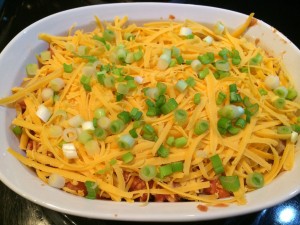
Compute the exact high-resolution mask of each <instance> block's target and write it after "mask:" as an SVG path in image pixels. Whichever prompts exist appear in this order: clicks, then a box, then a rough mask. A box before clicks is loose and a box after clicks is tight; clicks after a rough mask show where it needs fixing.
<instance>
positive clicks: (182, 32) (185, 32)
mask: <svg viewBox="0 0 300 225" xmlns="http://www.w3.org/2000/svg"><path fill="white" fill-rule="evenodd" d="M192 33H193V31H192V29H191V28H189V27H181V28H180V32H179V35H180V36H188V35H191V34H192Z"/></svg>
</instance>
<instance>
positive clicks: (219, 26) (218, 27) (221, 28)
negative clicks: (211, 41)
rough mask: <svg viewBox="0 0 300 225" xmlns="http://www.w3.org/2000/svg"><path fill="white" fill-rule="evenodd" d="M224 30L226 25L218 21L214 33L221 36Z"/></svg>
mask: <svg viewBox="0 0 300 225" xmlns="http://www.w3.org/2000/svg"><path fill="white" fill-rule="evenodd" d="M224 30H225V26H224V24H223V23H222V22H220V21H218V22H217V23H216V24H215V26H214V32H215V33H216V34H219V35H221V34H223V32H224Z"/></svg>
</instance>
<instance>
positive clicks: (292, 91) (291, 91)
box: [285, 88, 298, 101]
mask: <svg viewBox="0 0 300 225" xmlns="http://www.w3.org/2000/svg"><path fill="white" fill-rule="evenodd" d="M297 96H298V92H297V91H296V90H295V89H292V88H289V89H288V93H287V95H286V97H285V98H286V99H287V100H291V101H293V100H294V99H295V98H296V97H297Z"/></svg>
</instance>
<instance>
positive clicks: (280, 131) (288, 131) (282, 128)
mask: <svg viewBox="0 0 300 225" xmlns="http://www.w3.org/2000/svg"><path fill="white" fill-rule="evenodd" d="M292 132H293V129H292V127H290V126H278V127H277V133H278V134H291V133H292Z"/></svg>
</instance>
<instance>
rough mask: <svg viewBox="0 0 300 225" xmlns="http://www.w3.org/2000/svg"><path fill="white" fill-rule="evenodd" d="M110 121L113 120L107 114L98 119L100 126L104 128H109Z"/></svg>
mask: <svg viewBox="0 0 300 225" xmlns="http://www.w3.org/2000/svg"><path fill="white" fill-rule="evenodd" d="M110 123H111V120H110V119H109V118H108V117H106V116H102V117H100V118H99V119H98V120H97V124H98V126H99V127H101V128H102V129H104V130H107V129H108V128H109V126H110Z"/></svg>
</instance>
